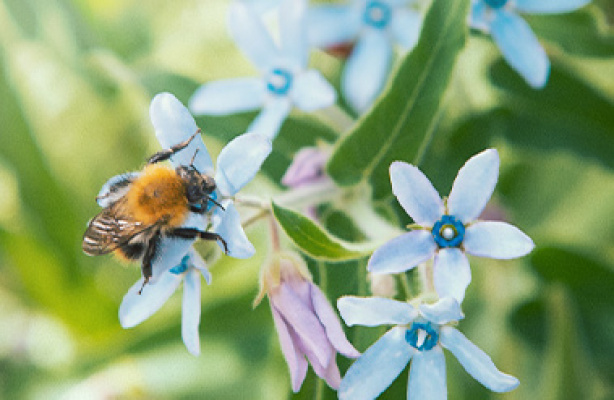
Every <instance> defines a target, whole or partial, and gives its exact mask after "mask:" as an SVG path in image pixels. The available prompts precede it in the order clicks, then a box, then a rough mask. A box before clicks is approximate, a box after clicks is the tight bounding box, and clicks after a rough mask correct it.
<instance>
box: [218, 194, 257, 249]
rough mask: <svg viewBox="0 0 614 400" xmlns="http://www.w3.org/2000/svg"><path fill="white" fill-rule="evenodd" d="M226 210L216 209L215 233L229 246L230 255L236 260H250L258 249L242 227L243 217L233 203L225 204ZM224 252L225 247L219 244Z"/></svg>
mask: <svg viewBox="0 0 614 400" xmlns="http://www.w3.org/2000/svg"><path fill="white" fill-rule="evenodd" d="M224 207H225V208H226V210H221V209H219V208H216V211H215V214H216V218H214V222H213V232H215V233H217V234H218V235H220V236H221V237H222V238H224V240H226V243H227V244H228V255H229V256H231V257H234V258H241V259H243V258H249V257H251V256H253V255H254V253H255V252H256V249H255V248H254V246H253V245H252V244H251V243H250V241H249V239H247V236H246V235H245V232H244V231H243V227H242V226H241V217H240V216H239V213H238V211H237V209H236V208H235V206H234V204H232V202H228V203H224ZM218 245H219V246H220V248H221V249H222V250H224V246H223V245H222V244H221V243H218Z"/></svg>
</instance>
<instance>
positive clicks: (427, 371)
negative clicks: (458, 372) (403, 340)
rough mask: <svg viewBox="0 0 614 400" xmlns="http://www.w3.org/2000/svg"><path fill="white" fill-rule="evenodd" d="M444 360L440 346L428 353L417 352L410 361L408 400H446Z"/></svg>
mask: <svg viewBox="0 0 614 400" xmlns="http://www.w3.org/2000/svg"><path fill="white" fill-rule="evenodd" d="M447 398H448V388H447V383H446V359H445V357H444V355H443V350H442V349H441V347H440V346H435V347H433V349H432V350H429V351H417V352H416V354H414V357H413V359H412V360H411V367H410V370H409V383H408V385H407V399H408V400H422V399H429V400H446V399H447Z"/></svg>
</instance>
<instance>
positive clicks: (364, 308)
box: [337, 296, 418, 326]
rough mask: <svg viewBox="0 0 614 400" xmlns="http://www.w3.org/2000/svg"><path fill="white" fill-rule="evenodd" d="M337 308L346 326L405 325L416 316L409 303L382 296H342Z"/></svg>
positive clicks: (415, 311) (416, 312) (416, 313)
mask: <svg viewBox="0 0 614 400" xmlns="http://www.w3.org/2000/svg"><path fill="white" fill-rule="evenodd" d="M337 308H338V309H339V313H340V314H341V318H343V320H344V321H345V323H346V324H347V325H348V326H352V325H363V326H378V325H406V324H409V323H410V322H412V321H413V320H414V319H415V318H416V317H417V316H418V310H416V309H415V308H414V307H412V306H411V305H410V304H409V303H405V302H402V301H396V300H392V299H387V298H384V297H355V296H343V297H340V298H339V299H338V300H337Z"/></svg>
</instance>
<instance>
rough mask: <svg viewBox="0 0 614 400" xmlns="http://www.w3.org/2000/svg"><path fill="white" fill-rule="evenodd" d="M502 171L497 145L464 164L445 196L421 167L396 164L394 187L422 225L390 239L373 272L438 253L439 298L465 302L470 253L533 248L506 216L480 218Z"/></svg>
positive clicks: (403, 267)
mask: <svg viewBox="0 0 614 400" xmlns="http://www.w3.org/2000/svg"><path fill="white" fill-rule="evenodd" d="M498 175H499V154H498V153H497V151H496V150H494V149H489V150H486V151H483V152H482V153H480V154H478V155H475V156H473V157H472V158H470V159H469V160H468V161H467V163H466V164H465V165H464V166H463V167H462V168H461V169H460V171H459V172H458V175H457V176H456V179H455V180H454V184H453V186H452V190H451V191H450V196H449V197H448V198H447V199H446V200H445V201H444V200H442V199H441V198H440V196H439V193H437V190H436V189H435V188H434V187H433V185H432V184H431V182H430V181H429V180H428V178H427V177H426V176H425V175H424V174H423V173H422V172H421V171H420V170H419V169H418V168H417V167H415V166H413V165H410V164H406V163H404V162H399V161H397V162H394V163H392V165H391V166H390V181H391V183H392V191H393V193H394V195H395V196H396V197H397V200H398V201H399V203H400V204H401V206H402V207H403V209H404V210H405V211H406V212H407V214H409V216H410V217H412V218H413V220H414V222H415V223H416V224H417V225H418V228H417V229H415V230H412V231H410V232H408V233H405V234H403V235H401V236H399V237H397V238H395V239H392V240H391V241H389V242H387V243H385V244H384V245H383V246H382V247H380V248H379V249H377V250H376V251H375V252H374V253H373V255H372V256H371V258H370V259H369V263H368V266H367V268H368V270H369V271H371V272H373V273H387V274H391V273H401V272H404V271H407V270H409V269H412V268H414V267H415V266H416V265H418V264H419V263H421V262H424V261H427V260H429V259H430V258H431V257H433V256H435V261H434V265H433V280H434V284H435V290H436V291H437V294H438V295H439V297H442V298H443V297H447V296H450V297H453V298H454V299H456V300H457V301H458V302H459V303H461V302H462V301H463V298H464V296H465V289H466V288H467V286H469V283H470V282H471V270H470V269H469V261H468V260H467V257H466V256H465V252H467V253H469V254H472V255H475V256H480V257H490V258H497V259H510V258H516V257H521V256H523V255H525V254H527V253H529V252H530V251H531V250H532V249H533V247H534V244H533V241H532V240H531V238H529V237H528V236H527V235H525V234H524V233H523V232H522V231H520V230H519V229H518V228H516V227H514V226H512V225H510V224H508V223H505V222H500V221H480V220H476V219H477V218H478V217H479V215H480V214H481V213H482V210H483V209H484V207H485V206H486V203H487V202H488V200H489V199H490V196H491V195H492V193H493V191H494V189H495V185H496V183H497V178H498Z"/></svg>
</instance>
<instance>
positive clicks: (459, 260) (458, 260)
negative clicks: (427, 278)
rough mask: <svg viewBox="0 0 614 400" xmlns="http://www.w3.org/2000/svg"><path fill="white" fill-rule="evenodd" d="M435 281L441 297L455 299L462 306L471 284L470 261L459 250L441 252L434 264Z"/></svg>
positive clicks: (446, 249)
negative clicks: (466, 291)
mask: <svg viewBox="0 0 614 400" xmlns="http://www.w3.org/2000/svg"><path fill="white" fill-rule="evenodd" d="M433 281H434V283H435V290H436V291H437V294H438V295H439V297H448V296H450V297H453V298H454V299H456V301H457V302H458V303H459V304H460V303H462V302H463V299H464V298H465V290H466V289H467V286H469V283H470V282H471V268H469V260H467V257H466V256H465V254H464V253H463V252H462V251H461V250H460V249H458V248H452V247H451V248H445V249H441V250H439V252H437V255H436V256H435V262H434V264H433Z"/></svg>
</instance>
